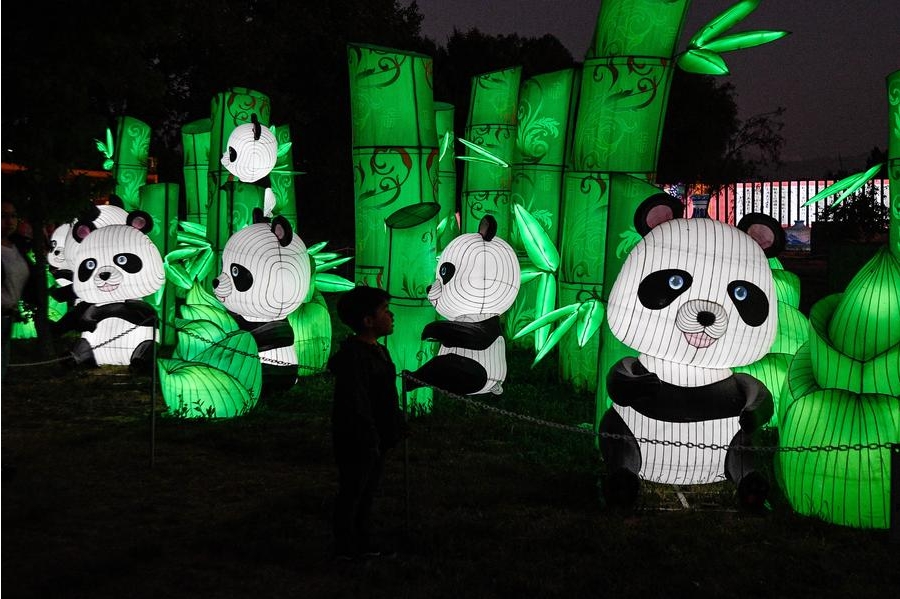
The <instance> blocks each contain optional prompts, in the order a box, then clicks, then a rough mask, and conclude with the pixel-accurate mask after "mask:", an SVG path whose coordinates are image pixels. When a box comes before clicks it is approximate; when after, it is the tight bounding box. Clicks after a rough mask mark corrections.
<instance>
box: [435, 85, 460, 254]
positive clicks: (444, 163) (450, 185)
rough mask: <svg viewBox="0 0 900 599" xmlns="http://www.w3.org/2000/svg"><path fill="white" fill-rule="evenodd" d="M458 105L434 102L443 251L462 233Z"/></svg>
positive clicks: (439, 248)
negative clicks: (455, 124) (458, 187)
mask: <svg viewBox="0 0 900 599" xmlns="http://www.w3.org/2000/svg"><path fill="white" fill-rule="evenodd" d="M455 113H456V109H455V108H454V106H453V104H448V103H447V102H435V103H434V118H435V123H436V130H437V138H438V142H439V146H438V198H437V199H438V204H440V206H441V211H440V214H438V242H437V251H438V253H440V251H441V250H442V249H444V247H446V246H447V244H448V243H450V241H451V240H452V239H453V238H454V237H456V236H457V235H459V221H457V217H456V152H455V151H454V147H455V142H456V134H455V133H454V131H453V118H454V115H455Z"/></svg>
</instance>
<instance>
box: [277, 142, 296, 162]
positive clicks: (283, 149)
mask: <svg viewBox="0 0 900 599" xmlns="http://www.w3.org/2000/svg"><path fill="white" fill-rule="evenodd" d="M293 143H294V142H291V141H288V142H285V143H283V144H278V152H277V153H276V154H275V157H276V158H283V157H284V156H285V155H286V154H287V153H288V152H290V151H291V146H292V145H293Z"/></svg>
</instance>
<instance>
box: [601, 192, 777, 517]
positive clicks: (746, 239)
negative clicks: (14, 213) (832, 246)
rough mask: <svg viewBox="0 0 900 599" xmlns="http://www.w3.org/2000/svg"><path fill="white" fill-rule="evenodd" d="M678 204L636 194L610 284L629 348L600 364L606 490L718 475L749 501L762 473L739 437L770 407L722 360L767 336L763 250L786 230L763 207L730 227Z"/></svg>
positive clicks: (760, 489)
mask: <svg viewBox="0 0 900 599" xmlns="http://www.w3.org/2000/svg"><path fill="white" fill-rule="evenodd" d="M681 209H682V208H681V205H680V204H679V203H678V202H676V201H675V200H673V199H672V198H670V197H669V196H666V195H665V194H660V195H658V196H652V197H651V198H649V199H648V200H646V201H645V202H644V203H643V204H641V205H640V206H639V208H638V210H637V213H636V215H635V226H636V228H637V229H638V231H639V232H640V233H642V234H644V238H643V239H642V240H641V241H640V242H639V243H638V244H637V246H635V248H634V249H633V250H632V251H631V253H630V254H629V255H628V257H627V259H626V260H625V263H624V265H623V266H622V270H621V272H620V273H619V275H618V277H617V278H616V280H615V283H614V284H613V287H612V290H611V292H610V297H609V303H608V307H607V318H608V323H609V327H610V330H611V331H612V333H613V335H615V337H616V338H617V339H619V340H620V341H621V342H622V343H624V344H625V345H627V346H629V347H631V348H633V349H635V350H637V351H638V352H639V355H638V356H637V357H636V358H635V357H626V358H623V359H622V360H620V361H619V362H618V363H616V364H615V365H614V366H613V367H612V369H610V371H609V373H608V375H607V380H606V383H607V393H608V394H609V396H610V398H611V399H612V400H613V406H612V407H611V408H610V409H609V410H608V411H607V412H606V413H605V414H604V415H603V417H602V418H601V421H600V426H599V428H600V432H601V440H600V448H601V451H602V453H603V457H604V460H605V462H606V464H607V467H608V478H607V480H606V484H605V485H604V492H605V494H606V497H607V500H608V501H609V502H610V503H612V504H618V505H630V504H632V503H634V501H636V499H637V495H638V492H639V480H640V478H643V479H645V480H649V481H653V482H657V483H665V484H705V483H712V482H717V481H719V480H722V479H723V478H727V479H728V480H731V481H732V482H733V483H734V484H735V485H737V487H738V497H739V499H740V501H741V503H742V505H744V506H745V507H748V508H758V507H760V506H761V505H762V503H763V502H764V501H765V498H766V495H767V493H768V489H769V483H768V481H767V480H766V478H765V477H764V476H763V475H762V474H761V473H760V472H759V471H757V470H756V469H755V468H754V464H753V459H752V458H753V456H754V455H755V454H753V453H751V452H750V451H748V450H743V451H742V450H740V449H738V447H746V446H749V445H751V444H752V443H751V438H750V435H751V434H752V433H753V432H754V431H756V430H758V429H759V428H760V427H762V426H763V425H764V424H765V423H766V422H768V420H769V419H770V418H771V416H772V413H773V402H772V395H771V394H770V392H769V390H768V389H767V388H766V387H765V385H763V384H762V383H761V382H760V381H758V380H757V379H755V378H753V377H752V376H750V375H747V374H742V373H736V374H735V373H733V371H732V367H735V366H741V365H745V364H749V363H751V362H753V361H755V360H758V359H759V358H760V357H762V356H763V355H765V354H766V352H767V351H768V350H769V348H770V346H771V345H772V342H773V339H774V337H775V333H776V328H777V324H778V323H777V301H776V296H775V288H774V283H773V278H772V273H771V269H770V267H769V263H768V259H767V253H769V254H773V255H774V254H775V253H777V252H778V251H780V249H781V247H782V246H783V244H784V233H783V231H782V229H781V226H780V225H779V224H778V223H777V222H776V221H775V220H774V219H772V218H770V217H768V216H765V215H761V214H753V215H747V216H746V217H745V218H744V219H743V220H742V221H741V222H740V223H739V224H738V228H735V227H732V226H729V225H727V224H724V223H721V222H719V221H715V220H710V219H705V218H703V219H683V218H679V216H680V214H681ZM745 231H746V232H745ZM764 248H765V250H764ZM638 439H648V440H649V442H645V441H638ZM688 444H690V445H691V446H690V447H689V446H688ZM694 444H700V445H704V446H706V447H695V446H694ZM725 447H727V448H728V449H727V451H726V450H724V449H718V448H725ZM639 477H640V478H639Z"/></svg>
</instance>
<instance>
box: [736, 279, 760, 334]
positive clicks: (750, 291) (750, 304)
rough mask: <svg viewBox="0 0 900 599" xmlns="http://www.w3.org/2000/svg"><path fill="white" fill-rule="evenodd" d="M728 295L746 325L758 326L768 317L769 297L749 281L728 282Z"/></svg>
mask: <svg viewBox="0 0 900 599" xmlns="http://www.w3.org/2000/svg"><path fill="white" fill-rule="evenodd" d="M728 297H729V298H731V301H732V302H733V303H734V306H735V308H737V311H738V314H740V316H741V320H743V321H744V322H745V323H747V325H748V326H751V327H758V326H759V325H761V324H762V323H764V322H765V321H766V319H767V318H768V317H769V299H768V298H767V297H766V294H765V293H763V290H762V289H760V288H759V287H757V286H756V285H754V284H753V283H751V282H749V281H740V280H737V281H732V282H730V283H729V284H728Z"/></svg>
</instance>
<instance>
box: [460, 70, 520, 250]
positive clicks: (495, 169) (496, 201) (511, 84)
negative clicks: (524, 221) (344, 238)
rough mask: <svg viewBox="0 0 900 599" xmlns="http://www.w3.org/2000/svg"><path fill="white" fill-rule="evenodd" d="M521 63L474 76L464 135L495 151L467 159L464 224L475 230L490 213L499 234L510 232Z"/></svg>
mask: <svg viewBox="0 0 900 599" xmlns="http://www.w3.org/2000/svg"><path fill="white" fill-rule="evenodd" d="M521 79H522V67H513V68H509V69H504V70H501V71H494V72H491V73H484V74H481V75H476V76H475V77H473V78H472V95H471V103H470V106H471V107H470V109H469V119H468V123H467V125H466V132H465V139H466V140H467V141H468V142H469V143H472V144H475V145H476V146H478V147H479V148H481V149H483V150H486V151H487V152H490V153H491V154H492V155H494V156H495V157H497V158H499V159H500V160H501V161H503V162H504V163H505V164H506V165H507V166H506V167H503V166H499V165H498V163H497V162H496V161H492V160H487V161H485V160H466V165H465V169H464V171H463V188H462V198H461V203H462V211H461V221H462V222H461V226H460V228H461V230H462V232H463V233H475V232H477V231H478V224H479V223H480V222H481V219H482V218H483V217H484V215H485V214H490V215H492V216H493V217H494V218H495V219H496V220H497V236H498V237H500V238H503V239H508V238H509V236H510V233H511V231H510V229H511V220H512V206H511V205H510V193H511V190H512V171H511V169H509V168H508V165H509V164H511V163H512V162H513V159H514V153H515V144H516V110H517V107H518V95H519V84H520V82H521Z"/></svg>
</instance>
